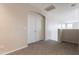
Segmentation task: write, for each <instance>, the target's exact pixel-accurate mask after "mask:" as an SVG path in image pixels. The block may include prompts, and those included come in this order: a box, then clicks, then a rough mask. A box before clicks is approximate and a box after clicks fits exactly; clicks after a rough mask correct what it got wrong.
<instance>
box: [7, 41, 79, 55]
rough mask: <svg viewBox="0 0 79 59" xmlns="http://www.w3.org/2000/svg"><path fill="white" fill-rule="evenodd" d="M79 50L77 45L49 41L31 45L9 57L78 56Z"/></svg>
mask: <svg viewBox="0 0 79 59" xmlns="http://www.w3.org/2000/svg"><path fill="white" fill-rule="evenodd" d="M77 48H78V45H77V44H72V43H67V42H62V43H58V42H55V41H52V40H48V41H39V42H36V43H32V44H29V46H28V47H27V48H24V49H21V50H19V51H15V52H12V53H9V54H8V55H77V54H78V50H77Z"/></svg>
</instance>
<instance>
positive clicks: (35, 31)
mask: <svg viewBox="0 0 79 59" xmlns="http://www.w3.org/2000/svg"><path fill="white" fill-rule="evenodd" d="M42 20H44V19H43V17H42V16H41V15H39V14H36V13H30V14H29V16H28V40H27V42H28V44H29V43H33V42H37V41H40V40H43V37H44V35H45V34H43V33H44V24H42V22H43V21H42Z"/></svg>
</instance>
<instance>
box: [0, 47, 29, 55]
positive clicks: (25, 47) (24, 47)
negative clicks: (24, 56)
mask: <svg viewBox="0 0 79 59" xmlns="http://www.w3.org/2000/svg"><path fill="white" fill-rule="evenodd" d="M26 47H28V46H23V47H21V48H18V49H15V50H12V51H9V52H6V53H2V54H0V55H7V54H9V53H12V52H15V51H18V50H21V49H23V48H26Z"/></svg>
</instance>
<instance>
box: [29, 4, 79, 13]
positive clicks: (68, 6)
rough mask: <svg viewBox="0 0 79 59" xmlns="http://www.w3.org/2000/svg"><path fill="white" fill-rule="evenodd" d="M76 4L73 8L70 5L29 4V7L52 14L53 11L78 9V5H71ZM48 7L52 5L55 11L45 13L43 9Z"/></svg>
mask: <svg viewBox="0 0 79 59" xmlns="http://www.w3.org/2000/svg"><path fill="white" fill-rule="evenodd" d="M73 4H76V5H75V6H73V7H72V6H71V5H72V3H30V5H31V6H33V7H35V8H37V9H39V10H42V11H44V12H47V13H48V12H52V11H54V10H57V9H58V10H61V11H62V10H69V9H73V8H78V7H79V3H73ZM50 5H53V6H54V7H55V9H52V10H51V11H46V10H45V8H47V7H49V6H50Z"/></svg>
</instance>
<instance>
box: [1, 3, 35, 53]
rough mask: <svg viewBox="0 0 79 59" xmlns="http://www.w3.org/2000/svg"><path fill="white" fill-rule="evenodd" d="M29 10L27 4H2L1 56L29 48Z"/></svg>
mask: <svg viewBox="0 0 79 59" xmlns="http://www.w3.org/2000/svg"><path fill="white" fill-rule="evenodd" d="M29 9H30V8H29V6H28V5H27V6H26V4H0V54H2V53H7V52H10V51H13V50H16V49H18V48H21V47H24V46H27V42H26V41H27V14H28V10H29ZM32 9H33V8H32ZM32 9H30V10H31V11H32ZM34 11H35V10H34Z"/></svg>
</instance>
